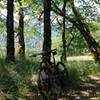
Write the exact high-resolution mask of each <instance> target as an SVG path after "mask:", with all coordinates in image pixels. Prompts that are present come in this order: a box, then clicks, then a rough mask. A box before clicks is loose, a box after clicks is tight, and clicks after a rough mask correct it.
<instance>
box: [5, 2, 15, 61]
mask: <svg viewBox="0 0 100 100" xmlns="http://www.w3.org/2000/svg"><path fill="white" fill-rule="evenodd" d="M13 2H14V0H7V24H6V26H7V56H6V60H7V61H8V62H12V61H13V62H14V61H15V48H14V25H13V20H14V18H13V10H14V5H13Z"/></svg>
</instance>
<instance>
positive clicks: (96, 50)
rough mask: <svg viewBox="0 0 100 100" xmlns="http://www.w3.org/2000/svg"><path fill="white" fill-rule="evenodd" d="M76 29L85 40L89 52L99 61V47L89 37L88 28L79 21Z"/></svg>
mask: <svg viewBox="0 0 100 100" xmlns="http://www.w3.org/2000/svg"><path fill="white" fill-rule="evenodd" d="M76 27H77V28H78V29H79V31H80V33H81V34H82V35H83V37H84V38H85V40H86V42H87V44H88V47H89V49H90V51H91V52H92V53H93V54H94V58H95V60H100V46H99V44H98V43H97V42H96V41H95V39H94V38H93V37H92V36H91V34H90V30H89V28H88V26H87V25H86V24H85V23H83V22H82V21H81V20H80V21H78V23H77V25H76Z"/></svg>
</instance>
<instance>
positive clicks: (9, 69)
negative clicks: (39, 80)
mask: <svg viewBox="0 0 100 100" xmlns="http://www.w3.org/2000/svg"><path fill="white" fill-rule="evenodd" d="M37 61H40V59H38V58H34V59H31V58H29V57H26V59H25V60H24V61H23V60H21V59H17V60H16V62H15V63H11V64H7V63H6V62H5V56H4V54H3V53H2V52H0V90H2V91H4V92H5V93H9V94H11V95H12V96H11V95H10V96H9V98H10V100H14V98H23V97H24V96H26V95H27V94H28V93H29V92H30V91H33V90H35V88H34V86H33V84H32V82H31V78H32V76H33V74H35V73H36V72H37V69H38V67H39V63H38V62H37ZM66 67H67V68H68V71H69V77H70V80H71V83H72V85H73V86H78V85H79V84H80V80H81V78H85V77H87V75H89V74H98V73H100V65H99V63H95V62H93V61H84V62H76V61H73V62H71V61H69V62H68V63H66ZM35 87H36V86H35Z"/></svg>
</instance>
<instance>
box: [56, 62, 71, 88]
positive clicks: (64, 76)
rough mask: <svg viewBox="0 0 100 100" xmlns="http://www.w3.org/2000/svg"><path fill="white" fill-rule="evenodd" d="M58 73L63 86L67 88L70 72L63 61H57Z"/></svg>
mask: <svg viewBox="0 0 100 100" xmlns="http://www.w3.org/2000/svg"><path fill="white" fill-rule="evenodd" d="M57 75H58V78H57V79H58V80H59V84H60V86H61V88H62V89H63V88H65V87H66V86H67V83H68V82H69V74H68V70H67V68H66V66H65V64H64V63H62V62H58V63H57Z"/></svg>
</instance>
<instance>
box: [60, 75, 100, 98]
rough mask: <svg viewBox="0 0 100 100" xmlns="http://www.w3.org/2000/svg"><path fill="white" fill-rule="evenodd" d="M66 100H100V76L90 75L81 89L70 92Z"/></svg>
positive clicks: (81, 85) (82, 83) (83, 81)
mask: <svg viewBox="0 0 100 100" xmlns="http://www.w3.org/2000/svg"><path fill="white" fill-rule="evenodd" d="M62 100H63V99H62ZM65 100H100V76H99V75H98V76H93V75H89V76H88V77H87V79H86V80H82V82H81V84H80V86H79V88H77V89H71V90H70V91H69V93H68V94H67V99H65Z"/></svg>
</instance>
